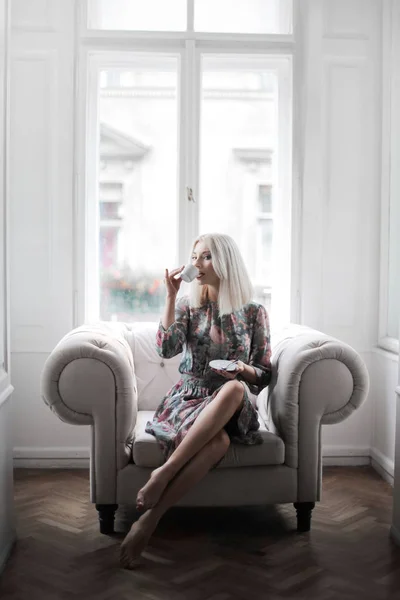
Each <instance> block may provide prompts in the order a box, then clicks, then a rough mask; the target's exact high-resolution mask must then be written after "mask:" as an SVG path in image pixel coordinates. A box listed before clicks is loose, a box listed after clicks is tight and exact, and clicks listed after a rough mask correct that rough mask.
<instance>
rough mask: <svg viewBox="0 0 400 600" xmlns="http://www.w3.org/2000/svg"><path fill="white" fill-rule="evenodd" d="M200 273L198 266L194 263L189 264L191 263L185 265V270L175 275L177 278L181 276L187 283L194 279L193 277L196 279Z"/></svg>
mask: <svg viewBox="0 0 400 600" xmlns="http://www.w3.org/2000/svg"><path fill="white" fill-rule="evenodd" d="M198 274H199V270H198V268H197V267H195V266H194V265H190V264H189V265H186V266H185V268H184V269H183V271H181V272H180V273H178V274H177V275H175V279H179V277H180V278H181V279H182V280H183V281H186V283H190V282H191V281H193V279H195V278H196V277H197V275H198Z"/></svg>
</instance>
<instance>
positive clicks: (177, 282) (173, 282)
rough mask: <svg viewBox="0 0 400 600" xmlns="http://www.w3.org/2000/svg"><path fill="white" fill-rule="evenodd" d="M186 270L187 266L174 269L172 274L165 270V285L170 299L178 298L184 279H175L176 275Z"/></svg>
mask: <svg viewBox="0 0 400 600" xmlns="http://www.w3.org/2000/svg"><path fill="white" fill-rule="evenodd" d="M184 268H185V266H183V267H180V268H179V269H174V270H173V271H171V272H170V273H169V272H168V269H165V279H164V283H165V287H166V288H167V296H168V297H169V298H176V295H177V293H178V291H179V288H180V287H181V283H182V279H181V278H180V277H178V279H175V275H177V274H178V273H181V272H182V271H183V269H184Z"/></svg>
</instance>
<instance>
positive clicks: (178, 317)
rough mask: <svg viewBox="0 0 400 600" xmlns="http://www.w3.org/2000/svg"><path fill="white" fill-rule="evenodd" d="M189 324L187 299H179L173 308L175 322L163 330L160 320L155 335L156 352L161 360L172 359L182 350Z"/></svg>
mask: <svg viewBox="0 0 400 600" xmlns="http://www.w3.org/2000/svg"><path fill="white" fill-rule="evenodd" d="M188 323H189V305H188V301H187V298H185V297H183V298H179V299H178V301H177V303H176V306H175V321H174V322H173V323H172V325H170V326H169V327H168V329H165V328H164V326H163V324H162V322H161V320H160V324H159V326H158V331H157V335H156V350H157V352H158V354H159V355H160V356H162V357H163V358H172V357H173V356H176V355H177V354H179V353H180V352H182V350H183V346H184V344H185V343H186V338H187V331H188Z"/></svg>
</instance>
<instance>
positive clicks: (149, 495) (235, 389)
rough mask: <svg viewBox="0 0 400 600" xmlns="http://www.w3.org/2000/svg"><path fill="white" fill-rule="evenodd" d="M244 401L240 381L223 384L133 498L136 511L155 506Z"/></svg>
mask: <svg viewBox="0 0 400 600" xmlns="http://www.w3.org/2000/svg"><path fill="white" fill-rule="evenodd" d="M243 402H244V388H243V385H242V384H241V383H240V381H238V380H236V379H234V380H232V381H229V382H228V383H225V385H223V387H222V388H221V389H220V391H219V392H218V394H217V395H216V396H215V398H214V399H213V401H212V402H210V404H208V406H206V407H205V408H204V410H202V412H201V413H200V414H199V416H198V417H197V418H196V420H195V422H194V423H193V425H192V427H191V428H190V429H189V431H188V432H187V434H186V436H185V437H184V439H183V440H182V442H181V443H180V444H179V446H178V447H177V448H176V449H175V450H174V452H173V453H172V454H171V456H170V457H169V458H168V460H167V461H166V462H165V463H164V464H163V465H162V466H161V467H159V468H158V469H155V470H154V471H153V472H152V474H151V476H150V479H149V481H148V482H147V483H146V485H145V486H144V487H143V488H142V489H141V490H139V492H138V495H137V498H136V507H137V509H138V510H146V509H149V508H152V507H154V506H155V505H156V504H157V503H158V501H159V499H160V498H161V496H162V494H163V492H164V490H165V488H166V487H167V485H168V484H169V482H170V481H172V480H173V479H174V477H176V475H177V474H178V473H179V471H180V470H181V469H182V468H183V467H184V466H185V465H186V463H187V462H188V461H189V460H190V459H192V458H193V457H194V456H195V455H196V454H197V453H198V452H199V451H200V450H201V449H202V448H204V446H205V445H206V444H208V442H210V441H211V440H212V439H213V438H214V437H215V436H216V435H217V434H218V433H219V432H220V431H221V430H222V429H223V427H224V426H225V425H226V423H228V421H229V419H230V418H231V417H232V416H233V415H234V414H235V412H236V411H238V410H240V409H241V408H242V406H243Z"/></svg>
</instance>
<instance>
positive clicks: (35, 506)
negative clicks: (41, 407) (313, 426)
mask: <svg viewBox="0 0 400 600" xmlns="http://www.w3.org/2000/svg"><path fill="white" fill-rule="evenodd" d="M15 497H16V506H17V517H18V541H17V544H16V546H15V548H14V551H13V553H12V555H11V557H10V560H9V562H8V564H7V566H6V569H5V571H4V573H3V576H2V577H1V580H0V598H1V600H31V599H32V600H78V599H79V600H81V599H82V600H128V599H129V600H131V599H134V600H247V599H248V600H281V599H306V598H307V599H318V600H337V599H340V600H356V599H357V600H358V599H359V600H370V599H371V600H389V599H390V600H392V599H393V600H395V599H399V600H400V548H397V547H396V546H395V545H394V544H393V542H392V541H391V540H390V538H389V526H390V520H391V502H392V490H391V488H390V486H389V485H388V484H386V483H385V482H384V481H383V480H382V479H381V478H380V477H379V476H378V475H377V474H376V473H375V472H374V471H373V470H372V469H371V468H369V467H358V468H357V467H352V468H348V467H340V468H338V467H330V468H326V469H325V470H324V478H323V499H322V502H321V503H320V504H318V505H317V507H316V508H315V510H314V512H313V520H312V530H311V532H310V533H307V534H297V533H296V532H295V524H296V523H295V511H294V509H293V506H292V505H287V506H277V507H265V508H256V509H249V508H247V509H174V510H172V511H170V513H169V514H167V515H166V516H165V517H164V520H163V521H162V522H161V523H160V527H159V529H158V531H157V532H156V534H155V536H154V538H153V539H152V541H151V544H150V546H149V547H148V549H147V552H146V553H145V554H144V555H143V558H142V561H141V563H140V564H139V566H138V568H137V569H135V570H134V571H126V570H123V569H121V568H120V567H119V563H118V549H119V543H120V540H121V539H122V536H121V535H116V536H115V537H113V538H111V537H106V536H103V535H100V533H99V531H98V522H97V512H96V510H95V507H94V506H93V505H91V504H90V503H89V502H88V497H89V480H88V474H87V472H86V471H75V470H74V471H73V470H71V471H53V470H46V471H44V470H17V471H16V472H15Z"/></svg>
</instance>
